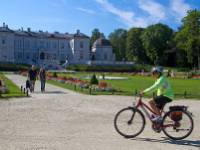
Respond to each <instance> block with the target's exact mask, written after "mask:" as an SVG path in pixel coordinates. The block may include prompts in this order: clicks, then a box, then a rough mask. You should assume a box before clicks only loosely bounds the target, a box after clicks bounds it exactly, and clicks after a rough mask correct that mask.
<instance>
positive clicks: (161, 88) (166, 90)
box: [143, 75, 174, 99]
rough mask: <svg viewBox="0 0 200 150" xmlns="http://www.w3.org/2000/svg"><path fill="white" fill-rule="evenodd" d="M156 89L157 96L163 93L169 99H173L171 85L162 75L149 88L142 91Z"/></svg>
mask: <svg viewBox="0 0 200 150" xmlns="http://www.w3.org/2000/svg"><path fill="white" fill-rule="evenodd" d="M156 90H157V96H160V95H163V96H166V97H168V98H170V99H174V93H173V91H172V88H171V85H170V83H169V81H168V79H167V77H165V76H164V75H162V76H160V77H159V78H158V79H157V80H156V82H155V83H154V84H153V85H152V86H151V87H149V88H147V89H146V90H144V91H143V93H151V92H154V91H156Z"/></svg>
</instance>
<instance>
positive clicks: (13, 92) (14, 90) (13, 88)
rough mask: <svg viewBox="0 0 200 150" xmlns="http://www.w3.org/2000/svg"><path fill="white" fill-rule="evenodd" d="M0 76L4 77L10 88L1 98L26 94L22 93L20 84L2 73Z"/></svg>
mask: <svg viewBox="0 0 200 150" xmlns="http://www.w3.org/2000/svg"><path fill="white" fill-rule="evenodd" d="M0 78H2V79H3V80H4V82H5V84H6V86H7V87H8V89H9V92H8V93H6V94H2V95H1V96H0V98H12V97H24V96H26V94H23V93H21V90H20V89H19V87H18V86H16V85H15V84H14V83H13V82H12V81H11V80H9V79H8V78H6V77H5V76H4V75H3V74H0Z"/></svg>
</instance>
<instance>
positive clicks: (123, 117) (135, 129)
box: [114, 107, 145, 138]
mask: <svg viewBox="0 0 200 150" xmlns="http://www.w3.org/2000/svg"><path fill="white" fill-rule="evenodd" d="M114 126H115V129H116V131H117V132H118V133H119V134H120V135H122V136H124V137H126V138H133V137H136V136H138V135H139V134H140V133H141V132H142V131H143V130H144V127H145V118H144V115H143V114H142V112H141V111H140V110H138V109H135V108H133V107H128V108H124V109H122V110H120V111H119V112H118V113H117V114H116V116H115V119H114Z"/></svg>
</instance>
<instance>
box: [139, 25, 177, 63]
mask: <svg viewBox="0 0 200 150" xmlns="http://www.w3.org/2000/svg"><path fill="white" fill-rule="evenodd" d="M172 35H173V30H172V29H171V28H169V27H168V26H167V25H164V24H161V23H159V24H155V25H151V26H149V27H147V28H146V29H145V31H144V32H143V34H142V42H143V45H144V48H145V51H146V54H147V56H148V57H149V59H150V60H151V62H152V63H153V64H154V65H163V64H165V61H166V60H165V56H164V52H165V50H167V49H168V42H169V40H170V39H171V37H172Z"/></svg>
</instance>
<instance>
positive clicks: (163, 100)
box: [154, 95, 172, 109]
mask: <svg viewBox="0 0 200 150" xmlns="http://www.w3.org/2000/svg"><path fill="white" fill-rule="evenodd" d="M171 101H172V99H170V98H168V97H166V96H163V95H160V96H156V97H155V98H154V102H155V103H156V106H157V107H158V108H159V109H163V108H164V106H165V104H167V103H170V102H171Z"/></svg>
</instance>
